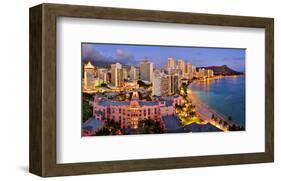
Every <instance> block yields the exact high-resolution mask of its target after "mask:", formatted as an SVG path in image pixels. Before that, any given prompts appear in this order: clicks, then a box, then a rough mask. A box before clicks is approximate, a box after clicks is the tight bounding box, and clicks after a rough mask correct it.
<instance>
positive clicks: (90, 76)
mask: <svg viewBox="0 0 281 181" xmlns="http://www.w3.org/2000/svg"><path fill="white" fill-rule="evenodd" d="M95 76H96V72H95V67H94V66H93V65H92V64H91V62H88V63H87V64H85V65H84V81H83V88H84V90H87V91H89V90H93V89H94V85H95V84H94V81H95Z"/></svg>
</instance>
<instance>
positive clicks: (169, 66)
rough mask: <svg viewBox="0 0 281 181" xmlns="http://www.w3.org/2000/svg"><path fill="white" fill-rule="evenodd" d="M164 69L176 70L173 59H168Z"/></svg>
mask: <svg viewBox="0 0 281 181" xmlns="http://www.w3.org/2000/svg"><path fill="white" fill-rule="evenodd" d="M166 68H167V69H175V68H176V60H175V59H174V58H168V60H167V64H166Z"/></svg>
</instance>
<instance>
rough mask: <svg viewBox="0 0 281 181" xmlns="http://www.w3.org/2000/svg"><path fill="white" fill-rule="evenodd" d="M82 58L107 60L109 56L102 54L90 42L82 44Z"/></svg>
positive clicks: (84, 59) (86, 59) (85, 59)
mask: <svg viewBox="0 0 281 181" xmlns="http://www.w3.org/2000/svg"><path fill="white" fill-rule="evenodd" d="M82 59H83V61H106V60H109V59H110V58H109V57H106V56H104V55H102V54H101V53H100V52H99V51H97V50H96V49H95V48H94V47H93V46H92V45H90V44H83V45H82Z"/></svg>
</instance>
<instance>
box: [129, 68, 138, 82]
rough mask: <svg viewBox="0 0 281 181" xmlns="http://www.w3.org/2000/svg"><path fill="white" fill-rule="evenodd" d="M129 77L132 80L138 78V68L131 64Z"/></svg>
mask: <svg viewBox="0 0 281 181" xmlns="http://www.w3.org/2000/svg"><path fill="white" fill-rule="evenodd" d="M129 77H130V79H131V80H136V79H137V69H136V68H135V67H134V66H131V68H130V71H129Z"/></svg>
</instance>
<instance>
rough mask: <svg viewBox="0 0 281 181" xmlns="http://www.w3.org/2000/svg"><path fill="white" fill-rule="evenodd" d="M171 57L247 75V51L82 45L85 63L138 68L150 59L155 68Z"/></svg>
mask: <svg viewBox="0 0 281 181" xmlns="http://www.w3.org/2000/svg"><path fill="white" fill-rule="evenodd" d="M168 57H173V58H175V59H176V60H178V59H184V60H186V62H191V63H192V64H194V65H195V66H197V67H202V66H212V65H218V66H220V65H227V66H228V67H230V68H232V69H233V70H236V71H241V72H244V71H245V59H246V49H243V48H241V49H237V48H206V47H177V46H157V45H156V46H154V45H153V46H151V45H126V44H98V43H82V60H84V61H103V62H108V63H112V62H120V63H122V64H127V65H136V66H137V65H138V64H139V62H141V61H142V60H143V59H150V60H151V61H152V62H153V63H154V65H155V67H158V68H161V67H163V66H164V65H165V64H166V62H167V58H168Z"/></svg>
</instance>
